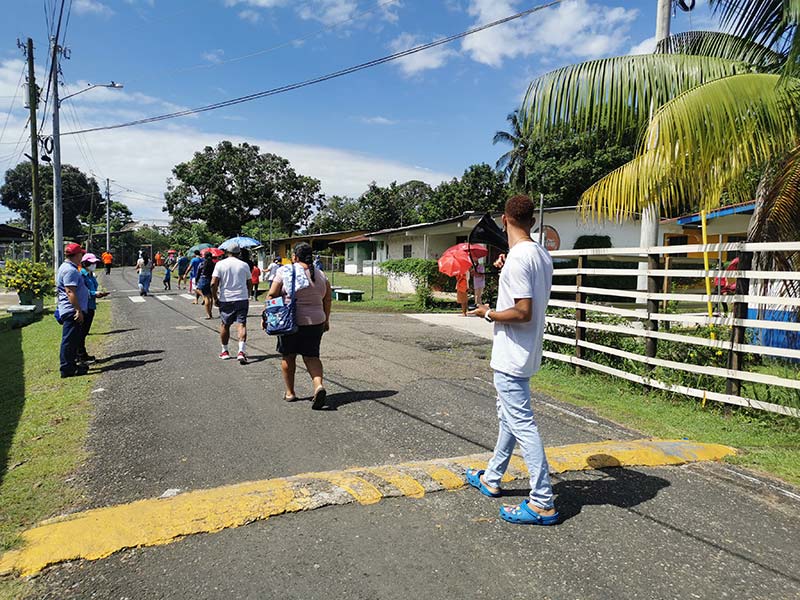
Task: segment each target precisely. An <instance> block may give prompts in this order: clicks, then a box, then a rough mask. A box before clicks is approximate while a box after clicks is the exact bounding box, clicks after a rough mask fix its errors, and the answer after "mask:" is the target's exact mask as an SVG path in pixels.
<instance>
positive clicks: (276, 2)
mask: <svg viewBox="0 0 800 600" xmlns="http://www.w3.org/2000/svg"><path fill="white" fill-rule="evenodd" d="M289 2H290V0H225V6H238V5H239V4H244V5H246V6H255V7H256V8H275V7H276V6H285V5H287V4H289Z"/></svg>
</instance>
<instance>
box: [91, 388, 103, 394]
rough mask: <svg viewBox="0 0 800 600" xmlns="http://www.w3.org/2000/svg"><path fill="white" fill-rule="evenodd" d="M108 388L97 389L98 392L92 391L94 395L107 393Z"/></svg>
mask: <svg viewBox="0 0 800 600" xmlns="http://www.w3.org/2000/svg"><path fill="white" fill-rule="evenodd" d="M105 391H106V388H97V389H96V390H92V393H93V394H99V393H100V392H105Z"/></svg>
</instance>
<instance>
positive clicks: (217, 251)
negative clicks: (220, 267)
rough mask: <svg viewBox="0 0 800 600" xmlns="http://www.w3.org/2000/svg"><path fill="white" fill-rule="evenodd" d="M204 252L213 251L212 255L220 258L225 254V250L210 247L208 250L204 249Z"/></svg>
mask: <svg viewBox="0 0 800 600" xmlns="http://www.w3.org/2000/svg"><path fill="white" fill-rule="evenodd" d="M202 252H203V254H205V253H206V252H211V256H213V257H214V258H219V257H220V256H225V250H220V249H219V248H208V249H207V250H203V251H202Z"/></svg>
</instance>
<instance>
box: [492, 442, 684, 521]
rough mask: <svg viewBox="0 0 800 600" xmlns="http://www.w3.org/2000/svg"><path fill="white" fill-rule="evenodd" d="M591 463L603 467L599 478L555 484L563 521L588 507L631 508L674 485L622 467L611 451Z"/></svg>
mask: <svg viewBox="0 0 800 600" xmlns="http://www.w3.org/2000/svg"><path fill="white" fill-rule="evenodd" d="M587 462H588V463H589V464H590V465H592V466H594V465H597V466H596V467H595V468H597V469H602V470H598V471H593V472H592V475H595V476H596V479H584V478H581V479H572V480H566V481H559V482H558V483H556V484H555V485H554V486H553V493H554V494H555V495H556V496H557V497H558V499H557V502H556V505H557V507H558V512H559V514H560V515H561V521H562V522H563V521H567V520H569V519H571V518H573V517H575V516H577V515H579V514H580V513H581V511H582V510H583V507H584V506H592V505H596V506H617V507H619V508H625V509H630V508H633V507H634V506H638V505H639V504H641V503H643V502H647V501H648V500H652V499H653V498H655V497H656V496H657V495H658V493H659V492H660V491H661V490H663V489H664V488H667V487H669V486H670V482H669V481H667V480H666V479H663V478H661V477H656V476H654V475H648V474H646V473H641V472H639V471H634V470H631V469H626V468H624V467H620V466H618V465H619V461H617V459H616V458H614V457H613V456H609V455H607V454H598V455H595V456H592V457H589V460H588V461H587ZM615 465H617V466H615ZM528 491H529V490H526V489H521V490H505V491H504V492H503V496H518V497H527V495H528Z"/></svg>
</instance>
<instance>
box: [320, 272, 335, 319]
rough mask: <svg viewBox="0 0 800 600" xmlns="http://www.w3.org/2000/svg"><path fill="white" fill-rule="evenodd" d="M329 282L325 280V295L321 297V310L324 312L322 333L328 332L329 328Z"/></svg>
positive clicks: (330, 294) (330, 293)
mask: <svg viewBox="0 0 800 600" xmlns="http://www.w3.org/2000/svg"><path fill="white" fill-rule="evenodd" d="M332 295H333V294H332V292H331V282H330V281H328V280H327V279H326V280H325V295H324V296H323V297H322V310H324V311H325V323H324V325H323V326H322V329H323V331H328V330H329V329H330V328H331V296H332Z"/></svg>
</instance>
